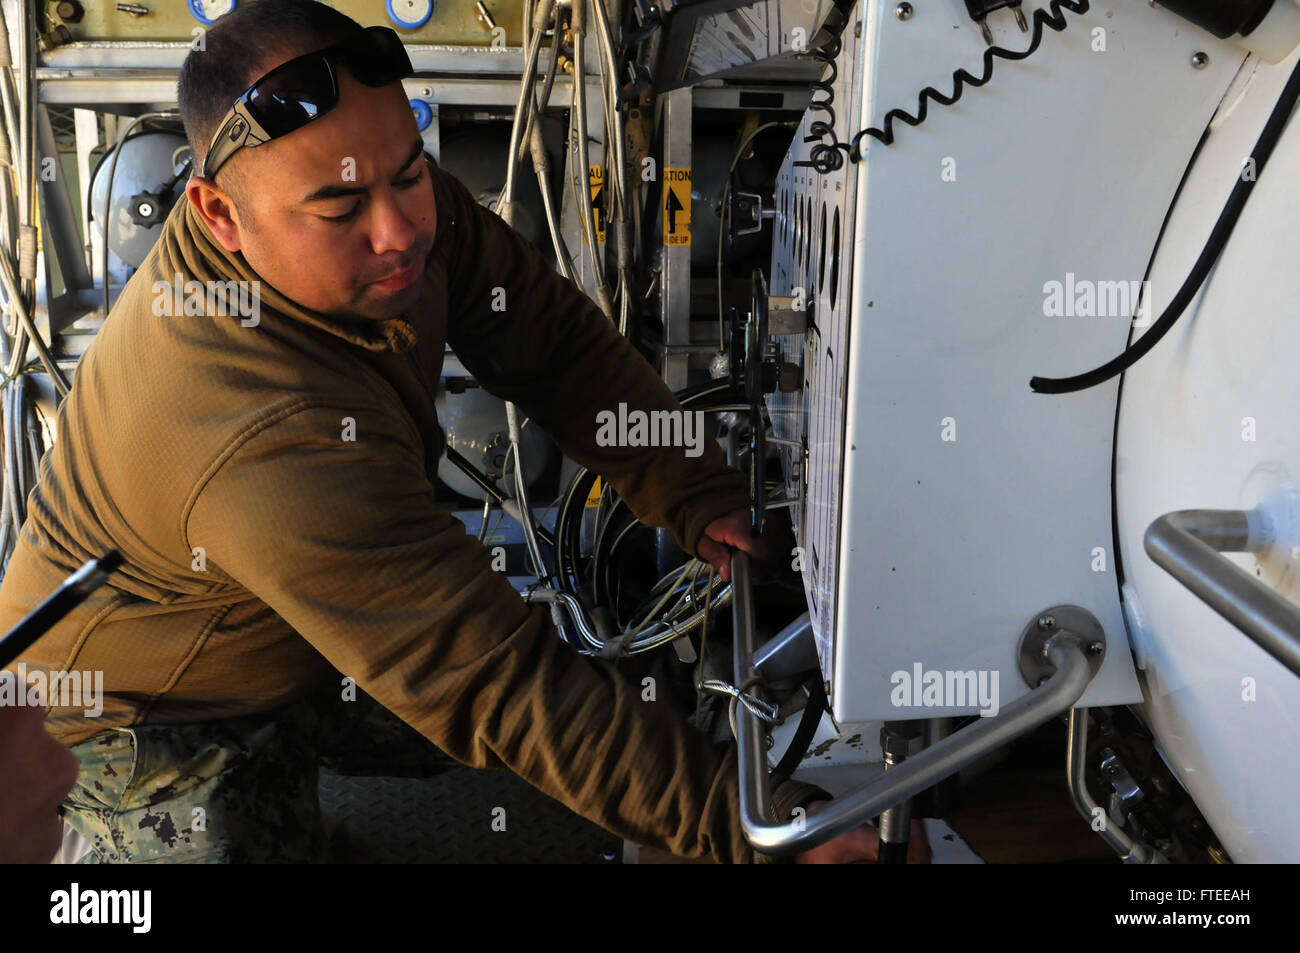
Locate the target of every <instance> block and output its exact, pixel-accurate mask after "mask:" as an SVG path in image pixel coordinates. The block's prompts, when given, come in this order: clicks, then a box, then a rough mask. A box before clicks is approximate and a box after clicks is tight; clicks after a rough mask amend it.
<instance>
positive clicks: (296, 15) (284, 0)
mask: <svg viewBox="0 0 1300 953" xmlns="http://www.w3.org/2000/svg"><path fill="white" fill-rule="evenodd" d="M361 29H362V26H361V24H360V23H358V22H357V21H356V20H353V19H352V18H351V17H349V16H347V15H345V14H343V13H340V12H339V11H338V10H335V9H334V8H333V7H327V6H325V4H323V3H316V2H315V0H255V2H253V3H248V4H241V5H240V6H239V7H237V8H236V9H234V10H233V11H231V12H230V13H228V14H226V15H225V16H223V17H221V18H220V19H219V20H217V22H216V23H214V24H213V25H212V26H211V27H209V28H208V30H207V31H206V33H205V34H204V35H203V48H202V49H192V50H190V53H189V55H188V56H186V57H185V62H184V63H183V64H181V72H180V80H179V82H178V83H177V84H176V99H177V103H178V104H179V106H180V112H181V121H182V122H183V123H184V124H185V134H186V136H188V137H189V142H190V148H191V149H192V150H193V152H194V166H193V168H194V169H195V171H196V172H197V171H200V170H202V168H203V160H204V158H205V157H206V156H207V151H208V144H209V143H210V142H211V141H212V137H213V136H214V135H216V133H217V127H218V126H219V125H220V123H221V120H222V119H223V118H225V115H226V113H227V111H229V109H230V107H231V106H232V105H233V104H234V102H235V100H236V99H238V98H239V96H240V94H241V93H243V91H244V90H246V89H247V88H248V87H249V86H251V85H252V84H253V82H254V80H256V79H257V78H258V77H259V76H261V75H262V74H263V73H266V72H269V71H270V70H271V69H272V68H273V67H274V66H278V65H279V63H280V62H283V61H284V60H286V59H289V58H291V57H290V56H289V54H291V53H294V54H295V55H296V52H295V51H297V52H301V53H310V52H311V51H312V50H319V49H323V48H324V47H326V46H329V45H331V44H333V43H337V42H338V41H340V40H344V39H347V38H348V37H349V36H351V35H352V34H354V33H357V32H359V31H360V30H361Z"/></svg>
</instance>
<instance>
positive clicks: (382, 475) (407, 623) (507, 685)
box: [182, 398, 760, 863]
mask: <svg viewBox="0 0 1300 953" xmlns="http://www.w3.org/2000/svg"><path fill="white" fill-rule="evenodd" d="M323 400H324V398H322V401H323ZM344 417H351V418H353V420H354V425H355V439H353V440H343V439H340V433H341V429H340V421H341V419H342V418H344ZM418 447H419V443H418V435H416V434H415V433H414V428H413V427H412V426H411V425H410V423H409V421H405V420H398V419H396V418H395V417H394V416H393V415H391V413H390V414H385V413H383V412H381V411H380V410H378V409H375V408H369V409H368V408H365V407H331V406H325V405H323V404H322V403H320V402H317V403H313V404H310V405H308V406H302V405H301V403H300V404H299V405H294V406H291V407H289V408H286V409H285V410H284V411H282V412H281V413H280V414H279V415H277V416H276V417H273V418H271V419H270V420H268V421H266V422H265V423H264V424H263V425H261V426H260V427H258V428H255V429H254V430H253V431H252V432H250V433H248V434H246V435H245V436H244V437H243V438H242V440H241V442H240V443H239V444H238V445H237V446H235V447H232V448H231V449H230V450H229V451H228V452H227V455H226V456H225V457H224V459H222V460H220V461H218V464H217V465H215V466H214V467H213V468H212V469H211V476H209V477H208V478H207V479H206V480H205V481H204V482H203V483H202V484H201V486H200V487H198V488H196V491H195V493H194V494H193V495H192V498H193V500H194V502H193V504H192V506H191V507H190V509H189V511H188V515H187V517H186V519H185V521H184V523H183V524H182V525H183V527H184V532H185V536H186V540H185V543H186V546H187V547H189V548H190V549H191V550H193V548H194V547H200V546H201V547H203V549H204V551H205V557H206V563H207V569H208V571H209V572H210V573H212V574H213V577H214V578H213V582H214V588H221V587H231V588H239V589H244V590H247V591H248V592H249V593H251V594H252V595H254V596H256V597H257V598H259V599H261V600H262V601H264V602H265V603H266V604H267V605H268V606H270V607H271V608H272V609H273V610H274V611H275V612H276V613H278V614H279V615H280V616H281V617H282V618H283V619H284V620H285V621H286V622H287V623H288V624H289V625H291V626H292V627H293V628H294V630H295V631H297V632H298V633H299V634H300V635H301V636H302V637H303V638H305V639H307V640H308V641H309V642H310V643H311V644H312V645H313V646H314V647H315V648H316V649H317V650H318V651H319V652H320V653H321V654H322V655H323V656H324V657H325V658H326V659H327V660H328V661H329V662H330V663H331V664H333V665H334V667H335V668H337V669H338V670H339V671H341V672H342V673H343V674H344V675H345V676H350V677H352V678H354V679H355V680H356V683H357V684H358V685H360V686H361V687H362V688H364V689H365V690H366V691H367V692H368V693H370V694H371V695H372V696H373V697H374V698H375V699H377V700H378V701H379V702H380V704H382V705H384V706H385V707H387V708H388V709H389V710H391V711H392V712H394V713H395V714H396V715H398V717H400V718H402V719H403V720H404V721H406V722H407V723H409V724H410V725H412V726H413V727H414V728H416V729H417V730H418V731H420V732H421V733H422V734H423V735H424V736H425V737H427V738H428V739H429V740H431V741H432V742H434V743H435V744H436V745H438V747H440V748H442V749H443V750H444V751H446V752H447V753H448V754H450V755H451V756H452V757H454V758H456V759H457V760H459V761H461V762H462V763H464V764H467V765H470V766H473V767H478V768H484V767H502V766H504V767H506V768H509V769H510V770H511V771H513V772H515V773H516V774H519V775H520V776H522V777H523V778H524V779H525V780H527V781H528V782H529V783H531V784H532V785H534V786H535V787H537V788H539V789H541V790H542V791H543V792H545V793H546V794H548V795H550V796H551V797H553V798H555V799H556V800H558V801H560V802H561V803H563V804H565V805H566V806H568V807H569V808H570V809H572V810H573V811H575V812H577V813H579V814H581V815H583V816H584V817H587V818H589V819H590V820H591V821H593V822H594V823H596V824H599V825H601V826H602V827H604V828H606V829H607V830H610V831H612V832H613V833H615V834H618V835H620V836H622V837H624V838H627V839H630V840H632V841H635V842H637V843H640V844H645V845H650V846H656V847H659V848H660V849H663V850H667V851H670V852H672V853H674V854H677V855H679V856H684V857H708V856H711V857H713V858H714V859H716V860H718V861H720V862H745V863H748V862H753V861H755V860H756V859H760V858H756V857H755V854H754V852H753V851H752V850H751V848H750V847H749V846H748V845H747V844H746V842H745V841H744V838H743V834H742V833H741V831H740V826H739V820H738V800H737V797H738V792H737V778H736V755H735V748H734V746H733V745H714V744H712V743H711V742H709V740H708V739H707V738H706V737H705V736H704V735H703V734H702V733H700V732H698V731H697V730H696V729H694V728H693V727H691V726H690V725H688V724H687V723H686V722H685V720H684V719H683V718H682V717H681V716H680V715H679V714H678V713H677V712H676V711H675V710H674V709H673V708H672V706H671V705H670V703H668V702H667V701H654V702H649V701H644V700H642V697H641V688H640V686H634V685H632V684H631V683H630V682H628V681H627V680H626V679H624V678H623V677H622V676H621V675H620V674H619V673H618V672H617V671H616V670H614V669H613V667H612V666H611V665H609V664H608V663H606V662H603V661H600V660H596V659H592V658H588V657H585V656H583V655H580V654H579V653H577V652H576V651H574V650H573V649H572V648H571V647H570V646H568V645H566V644H565V643H563V642H562V641H561V640H560V638H559V637H558V635H557V634H556V632H555V629H554V627H553V626H552V625H551V623H550V620H549V617H548V615H547V613H546V611H545V609H544V607H541V606H537V605H529V604H527V603H525V602H524V601H523V600H522V599H521V598H520V597H519V595H518V594H517V593H516V592H515V591H514V589H512V588H511V586H510V584H509V582H508V581H507V580H506V578H504V577H503V576H501V575H499V574H497V573H495V572H493V571H492V568H491V560H490V556H489V554H488V552H487V550H486V549H484V547H483V546H481V545H480V544H479V543H478V541H477V540H475V539H474V538H473V537H471V536H469V535H467V534H466V531H465V527H464V525H463V524H461V523H459V522H458V521H457V520H456V519H455V518H454V517H452V516H451V515H450V514H449V513H447V512H446V511H444V510H441V509H439V508H438V507H437V506H435V505H434V491H433V487H432V486H431V485H430V483H429V480H428V478H427V476H426V475H425V473H424V470H423V466H422V462H421V459H420V453H421V452H420V450H419V449H418ZM659 695H660V697H663V696H664V695H665V693H663V692H660V693H659ZM507 829H509V828H507Z"/></svg>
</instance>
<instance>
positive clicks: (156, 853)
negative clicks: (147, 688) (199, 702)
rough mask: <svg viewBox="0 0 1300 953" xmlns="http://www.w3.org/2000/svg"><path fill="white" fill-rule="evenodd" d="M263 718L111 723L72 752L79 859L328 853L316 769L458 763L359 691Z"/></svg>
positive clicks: (414, 769) (424, 771)
mask: <svg viewBox="0 0 1300 953" xmlns="http://www.w3.org/2000/svg"><path fill="white" fill-rule="evenodd" d="M354 697H355V700H342V699H340V697H339V695H338V693H337V692H329V693H327V694H325V695H321V696H317V697H314V698H308V699H304V700H303V701H301V702H298V703H296V704H294V705H291V706H288V707H286V708H283V709H280V710H279V711H276V712H270V713H267V714H264V715H254V716H249V717H246V718H232V719H227V720H225V721H212V722H198V723H194V724H187V725H142V726H138V727H135V728H115V729H113V730H111V731H107V732H104V733H102V734H99V735H96V736H95V737H93V738H90V739H88V740H86V741H83V742H81V743H80V744H77V745H74V746H73V747H72V748H71V751H72V753H73V754H74V755H75V756H76V757H77V760H78V762H80V764H81V772H80V774H79V776H78V778H77V784H76V786H75V787H74V788H73V790H72V792H71V793H70V794H69V796H68V799H67V800H66V801H65V802H64V804H63V818H64V821H65V822H66V823H67V824H68V826H69V827H71V828H73V829H74V830H75V831H76V832H77V833H79V834H81V836H83V837H84V838H86V840H87V841H88V842H89V843H90V845H91V848H92V852H91V853H90V854H89V855H88V856H86V857H84V858H82V859H81V860H80V863H89V864H95V863H111V864H117V863H125V864H131V863H136V864H139V863H155V864H164V863H177V864H197V863H318V862H324V861H326V860H328V859H329V858H328V849H327V838H326V836H325V831H324V825H323V823H322V819H321V808H320V801H319V795H318V787H317V785H318V781H319V775H318V770H319V767H320V766H321V765H324V766H325V767H327V768H329V769H330V770H333V771H336V772H337V773H339V774H359V775H384V776H390V777H433V776H434V775H436V774H439V773H440V772H442V771H445V770H447V769H448V768H450V767H455V766H456V764H457V762H456V761H454V760H453V759H452V758H450V757H448V756H447V755H446V754H444V753H443V752H442V751H440V750H439V749H438V748H437V747H435V746H434V745H433V744H432V743H430V742H429V740H428V739H427V738H425V737H424V736H423V735H421V734H420V733H419V732H418V731H416V730H415V729H414V728H412V727H411V726H410V725H408V724H406V723H405V722H404V721H402V720H401V719H400V718H398V717H397V716H396V715H394V714H392V713H391V712H390V711H388V709H386V708H384V707H383V706H382V705H380V704H379V703H378V702H376V701H375V700H374V699H372V698H371V697H370V696H368V695H366V694H365V693H364V692H362V691H360V690H355V692H354Z"/></svg>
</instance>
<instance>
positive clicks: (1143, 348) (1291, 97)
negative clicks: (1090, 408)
mask: <svg viewBox="0 0 1300 953" xmlns="http://www.w3.org/2000/svg"><path fill="white" fill-rule="evenodd" d="M1297 100H1300V64H1297V65H1296V68H1295V69H1294V70H1292V72H1291V78H1290V79H1289V80H1287V84H1286V86H1285V87H1284V88H1283V90H1282V95H1281V97H1280V98H1279V99H1278V101H1277V105H1275V106H1274V107H1273V112H1272V113H1271V114H1270V115H1269V117H1268V122H1266V123H1265V124H1264V131H1263V132H1261V133H1260V134H1259V139H1258V141H1257V142H1256V143H1255V148H1254V149H1252V150H1251V153H1250V157H1249V158H1250V159H1253V160H1254V162H1255V169H1254V172H1255V174H1254V175H1252V176H1248V177H1247V176H1242V175H1238V176H1237V184H1236V185H1235V186H1233V188H1232V194H1231V195H1229V196H1228V201H1227V203H1226V204H1225V205H1224V207H1223V211H1222V212H1221V213H1219V219H1218V221H1217V222H1215V223H1214V228H1213V229H1212V230H1211V231H1210V237H1209V238H1208V239H1207V240H1206V242H1205V247H1204V248H1202V249H1201V254H1200V256H1199V257H1198V258H1197V259H1196V263H1195V264H1194V265H1192V270H1191V272H1190V273H1189V274H1188V275H1187V278H1186V279H1185V280H1184V281H1183V284H1182V286H1181V287H1180V288H1179V289H1178V293H1177V294H1175V295H1174V297H1173V300H1172V301H1170V302H1169V307H1167V308H1165V310H1164V313H1162V314H1161V315H1160V319H1159V320H1158V321H1156V323H1155V324H1153V325H1152V326H1151V328H1150V329H1149V330H1148V331H1147V333H1146V334H1144V335H1142V337H1140V338H1138V340H1137V343H1136V344H1134V345H1132V346H1131V347H1129V348H1128V349H1127V350H1125V351H1124V352H1123V353H1121V354H1119V355H1118V356H1116V357H1114V358H1112V359H1111V360H1109V361H1107V362H1106V363H1105V364H1103V365H1101V366H1100V367H1097V368H1094V369H1092V370H1090V371H1087V372H1086V373H1083V374H1075V375H1074V376H1073V377H1032V378H1030V379H1029V386H1030V388H1032V389H1033V390H1034V391H1036V392H1037V393H1040V394H1069V393H1073V392H1075V391H1081V390H1086V389H1088V388H1089V387H1095V386H1097V385H1098V384H1101V383H1103V382H1104V381H1108V380H1110V379H1111V378H1112V377H1114V376H1115V375H1117V374H1122V373H1124V371H1126V370H1128V369H1129V368H1130V367H1132V366H1133V365H1134V364H1136V363H1137V362H1138V361H1140V360H1141V359H1142V358H1143V357H1144V356H1145V355H1146V354H1147V352H1148V351H1150V350H1151V349H1152V348H1153V347H1155V346H1156V345H1157V344H1159V343H1160V339H1161V338H1163V337H1164V336H1165V335H1166V334H1168V333H1169V330H1170V329H1171V328H1172V327H1173V326H1174V324H1175V323H1177V321H1178V319H1179V318H1181V317H1182V316H1183V312H1185V311H1186V310H1187V306H1188V305H1189V304H1191V303H1192V299H1193V298H1195V297H1196V294H1197V292H1198V291H1199V290H1200V288H1201V285H1203V284H1205V279H1206V278H1207V277H1208V276H1209V274H1210V269H1212V268H1213V267H1214V264H1215V262H1217V261H1218V260H1219V256H1220V255H1222V254H1223V249H1224V247H1225V246H1226V245H1227V244H1228V239H1229V238H1230V237H1231V236H1232V231H1233V229H1234V228H1236V226H1237V221H1238V219H1240V218H1241V213H1242V210H1243V209H1244V208H1245V207H1246V201H1247V200H1248V199H1249V198H1250V194H1251V192H1252V191H1253V190H1254V188H1255V183H1256V181H1258V179H1259V177H1260V175H1262V174H1263V172H1264V166H1265V165H1267V164H1268V160H1269V156H1271V155H1272V154H1273V149H1274V147H1275V146H1277V143H1278V140H1280V139H1281V138H1282V132H1283V130H1284V129H1285V128H1286V124H1287V121H1288V120H1289V119H1290V118H1291V113H1292V111H1293V110H1294V109H1295V105H1296V102H1297ZM1148 306H1149V305H1148Z"/></svg>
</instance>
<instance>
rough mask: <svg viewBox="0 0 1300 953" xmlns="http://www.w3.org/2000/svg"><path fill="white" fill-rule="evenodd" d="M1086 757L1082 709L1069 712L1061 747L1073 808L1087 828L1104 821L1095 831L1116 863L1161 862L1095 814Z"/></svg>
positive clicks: (1097, 808)
mask: <svg viewBox="0 0 1300 953" xmlns="http://www.w3.org/2000/svg"><path fill="white" fill-rule="evenodd" d="M1087 755H1088V710H1087V709H1086V708H1072V709H1070V737H1069V739H1068V740H1067V741H1066V747H1065V773H1066V777H1067V779H1068V780H1069V783H1070V796H1071V797H1072V798H1073V799H1074V806H1075V807H1077V808H1078V809H1079V813H1080V814H1082V815H1083V818H1084V820H1086V821H1087V822H1088V823H1089V824H1090V825H1091V824H1092V823H1093V822H1094V820H1095V819H1096V818H1097V817H1098V816H1100V817H1102V818H1104V821H1103V823H1102V827H1101V830H1099V831H1097V833H1098V834H1100V835H1101V836H1102V839H1103V840H1105V841H1106V843H1108V844H1110V846H1111V847H1113V848H1114V849H1115V852H1116V853H1117V854H1119V856H1120V860H1122V861H1124V863H1126V864H1156V863H1163V862H1164V857H1162V856H1161V855H1160V854H1158V853H1156V852H1155V851H1153V850H1152V849H1151V848H1149V847H1147V846H1146V845H1145V844H1139V843H1138V842H1136V841H1135V840H1133V838H1131V837H1129V836H1128V834H1126V833H1124V831H1123V830H1121V829H1118V828H1116V829H1112V828H1111V824H1110V818H1108V817H1106V816H1105V813H1104V812H1103V813H1102V814H1100V815H1099V814H1098V813H1097V812H1098V811H1102V808H1101V807H1100V806H1099V805H1098V804H1097V802H1096V801H1094V800H1093V799H1092V795H1091V794H1089V793H1088V785H1087V783H1086V782H1085V781H1084V773H1085V767H1086V766H1085V759H1086V758H1087Z"/></svg>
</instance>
